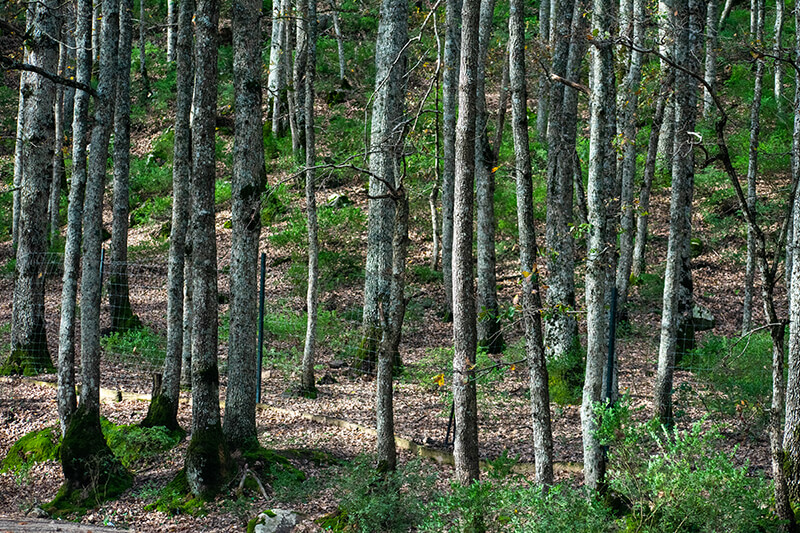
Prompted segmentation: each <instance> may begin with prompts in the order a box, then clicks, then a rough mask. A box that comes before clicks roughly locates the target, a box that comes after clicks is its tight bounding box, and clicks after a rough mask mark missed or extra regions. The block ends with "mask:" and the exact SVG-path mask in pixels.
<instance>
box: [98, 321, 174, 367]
mask: <svg viewBox="0 0 800 533" xmlns="http://www.w3.org/2000/svg"><path fill="white" fill-rule="evenodd" d="M100 344H101V345H102V347H103V350H105V352H106V354H114V355H115V356H117V357H118V358H119V359H121V360H123V361H137V362H139V363H146V364H149V365H154V366H156V367H160V366H161V365H163V364H164V357H165V356H166V348H167V341H166V339H165V338H164V337H163V336H162V335H160V334H158V333H156V332H154V331H153V330H151V329H150V328H147V327H143V328H138V329H130V330H127V331H123V332H115V333H110V334H108V335H106V336H105V337H103V338H102V339H101V341H100Z"/></svg>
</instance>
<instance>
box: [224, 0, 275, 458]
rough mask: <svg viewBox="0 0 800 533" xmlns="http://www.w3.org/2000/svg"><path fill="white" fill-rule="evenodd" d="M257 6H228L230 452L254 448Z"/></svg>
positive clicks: (259, 174) (256, 0)
mask: <svg viewBox="0 0 800 533" xmlns="http://www.w3.org/2000/svg"><path fill="white" fill-rule="evenodd" d="M260 16H261V0H236V1H235V2H234V4H233V83H234V91H235V98H236V102H235V108H236V117H235V121H236V125H235V129H234V131H235V138H234V143H233V178H232V180H231V181H232V183H231V186H232V207H231V223H232V227H231V235H232V237H231V290H230V292H231V308H230V313H231V315H230V316H231V324H230V340H229V343H228V389H227V396H226V400H225V405H226V410H225V425H224V427H223V429H224V431H225V437H226V438H227V439H228V444H229V445H230V446H231V447H232V448H235V449H242V448H243V447H245V446H247V445H248V444H252V443H253V442H254V441H255V442H257V439H258V436H257V434H256V388H257V386H258V380H259V379H260V376H259V375H258V373H257V370H256V353H257V332H258V329H257V328H255V327H254V324H257V323H258V275H257V273H258V241H259V237H260V235H261V193H262V191H264V188H265V186H266V183H267V170H266V167H265V166H264V142H263V137H262V135H263V124H262V122H261V116H262V110H261V71H262V67H261V47H260V43H261V29H260V23H259V18H260Z"/></svg>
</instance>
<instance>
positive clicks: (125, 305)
mask: <svg viewBox="0 0 800 533" xmlns="http://www.w3.org/2000/svg"><path fill="white" fill-rule="evenodd" d="M142 327H143V325H142V321H141V320H139V317H138V316H136V314H135V313H134V312H133V309H132V308H131V303H130V301H129V300H128V299H127V298H121V299H120V301H119V302H118V303H117V304H116V305H112V308H111V330H110V332H111V333H124V332H126V331H132V330H137V329H142Z"/></svg>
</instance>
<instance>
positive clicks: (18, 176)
mask: <svg viewBox="0 0 800 533" xmlns="http://www.w3.org/2000/svg"><path fill="white" fill-rule="evenodd" d="M30 24H31V23H28V28H27V30H28V31H29V30H30V29H31V28H30ZM22 57H23V60H24V61H25V62H26V63H29V62H30V61H29V58H28V52H27V50H23V52H22ZM23 76H24V75H23V74H21V75H20V90H19V97H18V101H17V128H16V130H14V131H15V132H16V133H15V140H14V192H13V193H12V194H13V197H12V202H13V204H12V215H11V248H12V249H14V250H16V249H17V247H18V246H19V214H20V207H21V201H22V168H23V166H24V165H23V162H24V151H23V146H24V143H23V142H22V131H23V129H24V127H25V112H24V111H25V95H24V94H23V92H22V83H21V82H22V78H23Z"/></svg>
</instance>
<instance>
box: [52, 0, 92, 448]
mask: <svg viewBox="0 0 800 533" xmlns="http://www.w3.org/2000/svg"><path fill="white" fill-rule="evenodd" d="M75 11H76V22H75V43H76V44H77V45H78V46H77V48H76V51H75V80H76V81H77V82H78V83H82V84H84V85H89V83H90V82H91V78H92V51H91V48H90V47H91V44H92V3H91V1H90V0H78V3H77V6H76V9H75ZM88 130H89V94H88V93H86V92H84V91H75V106H74V112H73V124H72V182H71V185H70V190H69V204H68V207H67V234H66V243H65V244H64V276H63V278H62V279H63V284H62V289H61V322H60V324H59V335H58V418H59V420H60V423H61V434H62V435H64V434H66V432H67V427H68V426H69V422H70V419H71V418H72V415H73V414H74V413H75V409H76V408H77V398H76V395H75V309H76V300H77V295H78V271H79V269H80V257H81V250H80V248H81V234H82V232H83V200H84V196H85V192H86V141H87V135H88Z"/></svg>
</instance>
